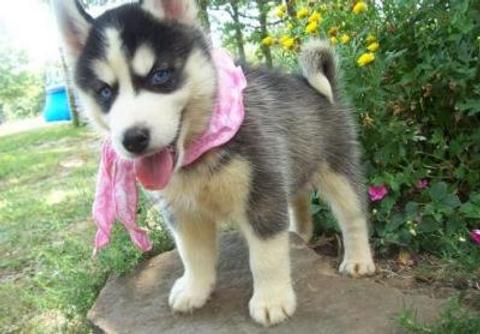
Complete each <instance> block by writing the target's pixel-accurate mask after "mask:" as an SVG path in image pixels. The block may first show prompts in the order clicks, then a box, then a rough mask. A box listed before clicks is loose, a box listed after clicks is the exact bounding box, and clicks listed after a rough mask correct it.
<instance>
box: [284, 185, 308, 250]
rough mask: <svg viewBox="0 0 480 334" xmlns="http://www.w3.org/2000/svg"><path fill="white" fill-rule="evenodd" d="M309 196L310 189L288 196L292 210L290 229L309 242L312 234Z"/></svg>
mask: <svg viewBox="0 0 480 334" xmlns="http://www.w3.org/2000/svg"><path fill="white" fill-rule="evenodd" d="M310 196H311V191H309V190H302V191H301V192H300V193H298V194H296V195H295V196H293V197H292V198H290V208H291V210H292V217H291V218H292V219H291V226H290V230H291V231H293V232H295V233H297V234H298V235H299V236H300V237H301V238H302V239H303V240H304V241H305V242H309V241H310V239H311V238H312V235H313V219H312V215H311V213H310Z"/></svg>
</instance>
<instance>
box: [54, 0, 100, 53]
mask: <svg viewBox="0 0 480 334" xmlns="http://www.w3.org/2000/svg"><path fill="white" fill-rule="evenodd" d="M51 4H52V8H53V11H54V13H55V16H56V19H57V22H58V26H59V28H60V31H61V35H62V39H63V43H64V45H65V48H66V50H65V51H67V54H68V56H69V58H70V60H75V59H77V58H78V56H79V55H80V53H81V52H82V51H83V48H84V47H85V43H86V41H87V38H88V34H89V33H90V29H91V27H92V23H93V18H92V17H91V16H90V15H88V13H87V12H86V11H85V9H83V7H82V5H81V4H80V1H79V0H51Z"/></svg>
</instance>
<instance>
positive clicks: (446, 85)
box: [264, 0, 480, 255]
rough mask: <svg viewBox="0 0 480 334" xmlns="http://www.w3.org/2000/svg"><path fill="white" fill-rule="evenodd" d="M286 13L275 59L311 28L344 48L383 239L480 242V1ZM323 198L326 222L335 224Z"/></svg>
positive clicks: (432, 246)
mask: <svg viewBox="0 0 480 334" xmlns="http://www.w3.org/2000/svg"><path fill="white" fill-rule="evenodd" d="M275 12H276V11H275V10H274V11H272V14H271V15H275ZM288 12H289V13H290V15H285V14H284V15H283V18H282V24H281V25H280V26H279V27H278V28H276V30H274V31H272V33H271V34H272V35H271V39H268V40H267V41H268V44H269V45H271V46H269V47H271V48H272V50H274V54H275V56H276V60H277V62H280V63H285V64H288V65H293V64H294V62H295V58H296V55H295V54H296V51H298V49H299V48H300V46H301V44H302V43H303V42H304V41H305V40H307V39H309V38H312V37H316V38H318V37H323V38H328V39H330V41H331V43H332V44H333V45H335V48H336V49H337V52H338V53H339V55H340V57H341V63H342V64H341V68H342V73H343V80H342V81H343V83H344V86H345V87H344V90H345V91H346V94H345V95H346V96H348V98H349V100H350V102H351V104H353V105H354V106H355V108H356V110H357V111H356V112H357V116H358V120H359V124H360V127H359V132H360V137H361V141H362V144H363V147H364V150H365V165H366V170H367V175H368V185H369V186H370V187H374V186H377V187H380V188H378V189H375V188H371V189H370V190H371V191H370V197H371V198H373V199H375V201H373V202H372V204H371V221H372V226H373V229H372V232H373V237H374V242H375V245H376V247H377V249H378V250H380V251H381V252H388V251H390V250H395V249H398V248H399V247H401V248H408V249H411V250H414V251H421V250H426V251H431V252H436V253H439V252H444V251H447V250H451V251H453V252H454V253H455V254H457V255H458V254H461V253H462V252H465V251H469V252H478V248H477V249H475V246H473V245H472V244H471V243H469V242H468V241H469V240H468V239H469V238H468V230H470V229H472V228H474V227H475V226H477V227H478V225H479V220H480V187H479V183H480V173H479V172H480V126H479V125H480V61H479V55H480V3H478V1H474V0H466V1H454V0H424V1H413V0H405V1H395V0H386V1H382V2H381V4H380V3H379V2H373V1H372V2H364V1H357V2H356V3H352V2H351V1H336V2H329V3H326V2H325V3H321V2H314V1H297V2H296V5H295V7H294V8H290V10H289V11H288ZM283 13H287V11H284V12H283ZM295 13H296V14H295ZM300 14H301V15H300ZM292 39H293V40H294V43H293V45H290V44H289V45H286V44H285V43H284V41H287V40H289V41H291V40H292ZM264 45H267V44H266V42H265V41H264ZM375 190H377V193H376V192H375ZM379 190H380V195H379V193H378V191H379ZM382 192H383V194H381V193H382ZM313 203H314V213H315V215H316V218H317V220H318V221H322V223H321V226H320V228H321V229H322V230H324V231H325V230H326V231H327V232H332V231H334V230H336V229H337V227H336V226H335V225H334V224H332V223H331V222H332V220H331V219H330V218H328V216H326V215H325V213H326V210H324V208H323V207H321V206H319V202H318V199H317V198H314V202H313ZM325 222H326V223H325Z"/></svg>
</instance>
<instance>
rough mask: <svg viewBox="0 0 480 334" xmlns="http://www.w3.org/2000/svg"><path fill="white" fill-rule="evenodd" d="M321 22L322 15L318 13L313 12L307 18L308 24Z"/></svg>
mask: <svg viewBox="0 0 480 334" xmlns="http://www.w3.org/2000/svg"><path fill="white" fill-rule="evenodd" d="M321 21H322V15H320V13H319V12H317V11H314V12H313V13H312V15H310V17H309V18H308V22H310V23H311V22H317V23H320V22H321Z"/></svg>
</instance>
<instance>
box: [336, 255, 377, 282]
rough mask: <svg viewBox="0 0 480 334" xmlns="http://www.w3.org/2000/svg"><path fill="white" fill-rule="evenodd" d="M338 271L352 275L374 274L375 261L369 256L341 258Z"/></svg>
mask: <svg viewBox="0 0 480 334" xmlns="http://www.w3.org/2000/svg"><path fill="white" fill-rule="evenodd" d="M339 271H340V273H342V274H344V275H349V276H352V277H360V276H370V275H373V274H375V271H376V268H375V263H374V262H373V259H372V257H371V256H365V257H363V258H362V257H358V258H357V257H351V258H347V257H345V259H344V260H343V262H342V264H341V265H340V268H339Z"/></svg>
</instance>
